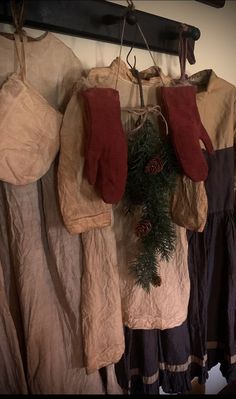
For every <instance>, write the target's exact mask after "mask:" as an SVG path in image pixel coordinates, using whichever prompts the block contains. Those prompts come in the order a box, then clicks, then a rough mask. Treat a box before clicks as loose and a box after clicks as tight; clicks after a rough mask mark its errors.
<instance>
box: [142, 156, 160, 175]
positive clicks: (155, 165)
mask: <svg viewBox="0 0 236 399" xmlns="http://www.w3.org/2000/svg"><path fill="white" fill-rule="evenodd" d="M163 167H164V165H163V162H162V160H161V159H160V158H159V157H158V156H156V157H155V158H152V159H151V160H150V161H149V162H148V163H147V165H146V167H145V172H146V173H150V174H152V175H157V174H158V173H160V172H161V171H162V169H163Z"/></svg>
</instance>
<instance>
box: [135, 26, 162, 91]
mask: <svg viewBox="0 0 236 399" xmlns="http://www.w3.org/2000/svg"><path fill="white" fill-rule="evenodd" d="M136 25H137V27H138V30H139V32H140V34H141V36H142V38H143V41H144V43H145V45H146V47H147V49H148V51H149V54H150V56H151V59H152V62H153V64H154V65H155V67H156V68H157V70H158V72H159V76H160V78H161V82H162V84H163V86H165V83H164V80H163V77H162V73H161V70H160V68H159V67H158V66H157V63H156V61H155V59H154V57H153V55H152V52H151V50H150V47H149V45H148V42H147V39H146V37H145V36H144V33H143V31H142V29H141V26H140V25H139V23H138V22H136Z"/></svg>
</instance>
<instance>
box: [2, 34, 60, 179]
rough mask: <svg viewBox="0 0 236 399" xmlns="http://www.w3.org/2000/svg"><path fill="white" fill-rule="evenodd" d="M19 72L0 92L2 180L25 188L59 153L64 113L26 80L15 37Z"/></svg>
mask: <svg viewBox="0 0 236 399" xmlns="http://www.w3.org/2000/svg"><path fill="white" fill-rule="evenodd" d="M14 37H15V45H16V52H17V57H18V61H19V64H20V73H19V74H16V73H13V74H12V75H11V76H10V77H9V78H8V79H7V81H6V82H4V84H3V85H2V87H1V89H0V180H4V181H6V182H9V183H12V184H16V185H24V184H28V183H32V182H34V181H36V180H38V179H39V178H40V177H41V176H43V175H44V174H45V173H46V172H47V171H48V169H49V167H50V165H51V163H52V162H53V160H54V158H55V156H56V154H57V152H58V150H59V132H60V126H61V123H62V114H61V113H60V112H58V111H56V110H55V109H54V108H53V107H52V106H51V105H50V104H49V103H48V102H47V101H46V100H45V99H44V98H43V97H42V96H41V94H39V93H38V91H37V90H35V89H34V88H33V87H32V86H31V85H30V84H29V83H28V82H27V80H26V65H25V51H24V44H25V42H26V40H27V39H26V37H25V36H24V35H23V34H22V35H21V40H20V37H19V36H18V35H14Z"/></svg>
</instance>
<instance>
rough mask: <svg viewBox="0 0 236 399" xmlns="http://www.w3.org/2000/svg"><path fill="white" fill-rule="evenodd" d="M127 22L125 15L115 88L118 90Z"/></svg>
mask: <svg viewBox="0 0 236 399" xmlns="http://www.w3.org/2000/svg"><path fill="white" fill-rule="evenodd" d="M125 24H126V16H124V19H123V25H122V31H121V39H120V51H119V60H118V68H117V74H116V84H115V89H116V90H117V84H118V78H119V72H120V61H121V51H122V47H123V41H124V34H125Z"/></svg>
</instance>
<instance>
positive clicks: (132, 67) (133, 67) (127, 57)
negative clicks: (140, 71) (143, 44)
mask: <svg viewBox="0 0 236 399" xmlns="http://www.w3.org/2000/svg"><path fill="white" fill-rule="evenodd" d="M133 48H134V45H132V46H131V48H130V50H129V52H128V54H127V56H126V62H127V64H128V65H129V67H130V69H135V67H136V56H135V55H134V65H133V66H132V65H131V64H130V62H129V56H130V53H131V51H132V50H133Z"/></svg>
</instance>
